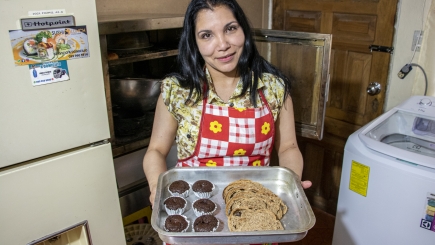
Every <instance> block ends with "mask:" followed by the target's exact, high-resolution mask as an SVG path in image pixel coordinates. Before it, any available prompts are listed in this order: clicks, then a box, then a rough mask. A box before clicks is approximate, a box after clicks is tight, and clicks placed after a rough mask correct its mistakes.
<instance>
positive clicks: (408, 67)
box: [397, 64, 412, 79]
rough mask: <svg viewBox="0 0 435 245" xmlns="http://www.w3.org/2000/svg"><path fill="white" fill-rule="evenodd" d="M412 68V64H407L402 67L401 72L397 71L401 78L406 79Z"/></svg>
mask: <svg viewBox="0 0 435 245" xmlns="http://www.w3.org/2000/svg"><path fill="white" fill-rule="evenodd" d="M411 70H412V66H411V65H410V64H406V65H404V66H403V67H402V69H400V71H399V73H397V76H398V77H399V78H400V79H404V78H405V77H406V75H408V73H409V72H410V71H411Z"/></svg>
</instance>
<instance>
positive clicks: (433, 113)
mask: <svg viewBox="0 0 435 245" xmlns="http://www.w3.org/2000/svg"><path fill="white" fill-rule="evenodd" d="M398 108H399V109H400V110H405V111H409V112H413V113H417V114H421V115H425V116H428V117H434V118H435V97H430V96H413V97H411V98H410V99H409V100H407V101H405V102H404V103H403V104H401V105H399V106H398Z"/></svg>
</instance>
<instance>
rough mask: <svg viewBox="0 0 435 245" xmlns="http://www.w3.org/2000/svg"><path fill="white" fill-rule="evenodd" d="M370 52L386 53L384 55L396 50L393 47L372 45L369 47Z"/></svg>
mask: <svg viewBox="0 0 435 245" xmlns="http://www.w3.org/2000/svg"><path fill="white" fill-rule="evenodd" d="M369 49H370V52H373V51H376V52H384V53H390V54H392V53H393V50H394V48H393V47H385V46H379V45H370V46H369Z"/></svg>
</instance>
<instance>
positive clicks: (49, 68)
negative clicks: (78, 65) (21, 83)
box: [29, 60, 69, 86]
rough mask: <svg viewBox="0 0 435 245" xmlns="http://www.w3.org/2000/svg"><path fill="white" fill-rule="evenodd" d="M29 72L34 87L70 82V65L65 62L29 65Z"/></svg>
mask: <svg viewBox="0 0 435 245" xmlns="http://www.w3.org/2000/svg"><path fill="white" fill-rule="evenodd" d="M29 71H30V78H31V79H32V85H33V86H38V85H44V84H48V83H55V82H62V81H67V80H69V72H68V65H67V62H66V61H65V60H60V61H55V62H47V63H43V64H34V65H29Z"/></svg>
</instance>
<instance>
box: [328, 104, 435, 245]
mask: <svg viewBox="0 0 435 245" xmlns="http://www.w3.org/2000/svg"><path fill="white" fill-rule="evenodd" d="M434 211H435V98H434V97H425V96H414V97H411V98H409V99H408V100H406V101H405V102H403V103H402V104H400V105H399V106H397V107H395V108H393V109H391V110H389V111H388V112H386V113H384V114H383V115H381V116H380V117H378V118H377V119H375V120H373V121H372V122H370V123H369V124H367V125H366V126H364V127H363V128H361V129H360V130H358V131H356V132H355V133H353V134H352V135H351V136H350V137H349V138H348V140H347V142H346V146H345V153H344V160H343V169H342V176H341V183H340V193H339V198H338V206H337V215H336V220H335V228H334V237H333V244H334V245H356V244H363V245H365V244H373V245H376V244H395V245H400V244H403V245H409V244H435V222H434V221H433V217H434Z"/></svg>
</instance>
